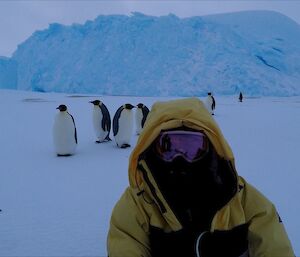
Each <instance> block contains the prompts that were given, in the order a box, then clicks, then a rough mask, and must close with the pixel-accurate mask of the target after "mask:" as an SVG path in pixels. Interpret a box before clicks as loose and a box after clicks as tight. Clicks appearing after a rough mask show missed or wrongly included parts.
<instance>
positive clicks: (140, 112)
mask: <svg viewBox="0 0 300 257" xmlns="http://www.w3.org/2000/svg"><path fill="white" fill-rule="evenodd" d="M136 107H137V109H136V111H135V127H136V134H137V135H139V134H140V133H141V131H142V128H143V127H144V124H145V121H146V119H147V116H148V113H149V109H148V107H147V106H146V105H144V104H142V103H139V104H138V105H137V106H136Z"/></svg>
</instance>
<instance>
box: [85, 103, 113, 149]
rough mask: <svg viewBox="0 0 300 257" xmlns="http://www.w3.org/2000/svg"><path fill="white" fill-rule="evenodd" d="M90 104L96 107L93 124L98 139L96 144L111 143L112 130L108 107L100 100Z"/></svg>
mask: <svg viewBox="0 0 300 257" xmlns="http://www.w3.org/2000/svg"><path fill="white" fill-rule="evenodd" d="M90 103H92V104H93V105H94V109H93V124H94V131H95V134H96V137H97V140H96V143H102V142H106V141H111V139H110V137H109V133H110V129H111V119H110V114H109V111H108V109H107V107H106V106H105V104H104V103H103V102H101V101H100V100H94V101H90Z"/></svg>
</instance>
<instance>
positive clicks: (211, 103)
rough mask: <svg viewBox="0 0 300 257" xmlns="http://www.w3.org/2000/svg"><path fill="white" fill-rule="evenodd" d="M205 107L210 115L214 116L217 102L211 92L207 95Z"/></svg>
mask: <svg viewBox="0 0 300 257" xmlns="http://www.w3.org/2000/svg"><path fill="white" fill-rule="evenodd" d="M204 105H205V107H206V109H207V110H208V111H209V112H210V114H211V115H214V110H215V108H216V101H215V98H214V97H213V95H212V93H211V92H209V93H207V97H206V99H205V101H204Z"/></svg>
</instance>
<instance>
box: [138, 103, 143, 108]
mask: <svg viewBox="0 0 300 257" xmlns="http://www.w3.org/2000/svg"><path fill="white" fill-rule="evenodd" d="M136 107H137V108H143V107H144V104H142V103H139V104H138V105H137V106H136Z"/></svg>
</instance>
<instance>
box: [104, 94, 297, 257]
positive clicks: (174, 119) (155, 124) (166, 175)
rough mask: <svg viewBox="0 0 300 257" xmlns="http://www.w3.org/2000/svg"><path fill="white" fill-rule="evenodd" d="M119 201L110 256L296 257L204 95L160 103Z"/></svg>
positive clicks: (140, 141)
mask: <svg viewBox="0 0 300 257" xmlns="http://www.w3.org/2000/svg"><path fill="white" fill-rule="evenodd" d="M129 182H130V186H129V187H128V188H127V189H126V190H125V192H124V194H123V195H122V196H121V198H120V200H119V201H118V202H117V204H116V205H115V207H114V209H113V212H112V216H111V221H110V228H109V233H108V240H107V251H108V256H109V257H150V256H151V257H158V256H159V257H162V256H164V257H177V256H178V257H179V256H180V257H195V256H197V257H199V256H201V257H218V256H220V257H221V256H222V257H238V256H243V257H244V256H250V257H276V256H277V257H293V256H295V255H294V253H293V249H292V246H291V243H290V241H289V239H288V236H287V234H286V231H285V228H284V226H283V223H282V222H281V219H280V217H279V215H278V214H277V211H276V209H275V207H274V205H273V204H272V203H271V202H270V201H269V200H268V199H266V197H264V196H263V195H262V194H261V193H260V192H259V191H258V190H257V189H255V188H254V187H253V186H252V185H250V184H249V183H247V182H246V181H245V179H243V178H242V177H240V176H238V174H237V171H236V168H235V163H234V156H233V153H232V151H231V149H230V146H229V145H228V143H227V141H226V140H225V138H224V137H223V135H222V132H221V130H220V128H219V127H218V125H217V124H216V122H215V121H214V119H213V118H212V116H211V115H210V114H209V113H208V111H207V110H206V108H205V107H204V105H203V103H202V102H201V101H200V100H199V99H198V98H186V99H178V100H171V101H166V102H156V103H155V104H154V105H153V107H152V109H151V111H150V113H149V115H148V118H147V121H146V123H145V126H144V128H143V130H142V132H141V134H140V136H139V138H138V142H137V144H136V147H135V148H134V150H133V152H132V153H131V156H130V160H129Z"/></svg>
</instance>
